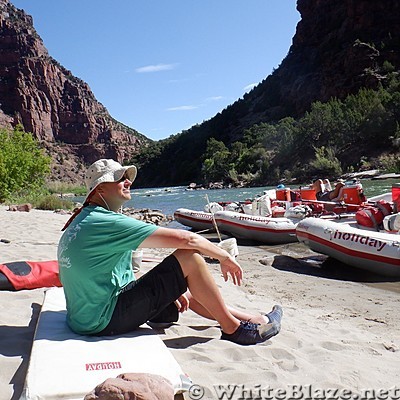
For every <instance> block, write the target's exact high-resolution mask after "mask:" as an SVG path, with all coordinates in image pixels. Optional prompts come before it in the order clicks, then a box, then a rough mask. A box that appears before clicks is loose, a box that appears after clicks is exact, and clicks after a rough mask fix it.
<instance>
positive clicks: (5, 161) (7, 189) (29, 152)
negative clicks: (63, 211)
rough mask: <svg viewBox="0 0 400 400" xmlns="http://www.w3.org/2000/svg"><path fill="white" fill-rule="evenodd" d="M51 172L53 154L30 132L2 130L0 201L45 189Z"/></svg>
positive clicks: (17, 128)
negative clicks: (41, 145) (45, 151)
mask: <svg viewBox="0 0 400 400" xmlns="http://www.w3.org/2000/svg"><path fill="white" fill-rule="evenodd" d="M49 173H50V157H48V156H46V155H45V154H44V152H43V150H42V149H41V148H40V147H39V143H38V142H37V141H36V140H35V139H34V137H33V136H32V135H31V134H30V133H27V132H24V131H23V129H22V126H21V125H18V126H16V127H15V128H14V130H8V129H0V202H4V201H5V200H7V199H9V198H10V197H11V196H15V195H18V194H22V193H23V192H26V193H27V192H29V191H35V190H38V189H40V188H42V186H43V184H44V181H45V177H46V176H47V175H48V174H49Z"/></svg>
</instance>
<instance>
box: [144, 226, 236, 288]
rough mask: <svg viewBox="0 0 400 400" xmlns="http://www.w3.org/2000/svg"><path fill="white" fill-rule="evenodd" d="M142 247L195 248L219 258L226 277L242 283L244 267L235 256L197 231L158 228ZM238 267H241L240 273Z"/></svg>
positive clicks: (204, 253) (206, 254)
mask: <svg viewBox="0 0 400 400" xmlns="http://www.w3.org/2000/svg"><path fill="white" fill-rule="evenodd" d="M139 247H141V248H146V247H155V248H173V249H186V250H195V251H198V252H199V253H200V254H203V255H205V256H208V257H211V258H215V259H217V260H219V262H220V264H221V272H222V275H223V277H224V279H225V281H226V280H227V279H228V274H229V275H231V276H232V278H233V281H234V283H235V284H237V285H240V283H241V280H242V275H243V272H242V269H241V267H240V265H239V264H238V263H237V261H236V260H235V258H234V257H232V256H231V255H230V254H229V253H228V252H227V251H226V250H224V249H222V248H220V247H219V246H217V245H215V244H214V243H212V242H210V241H209V240H207V239H205V238H204V237H202V236H200V235H198V234H197V233H193V232H189V231H185V230H183V229H170V228H161V227H160V228H158V229H157V230H156V231H154V232H153V233H152V234H151V235H150V236H148V237H147V238H146V239H145V240H144V241H143V242H142V243H141V245H140V246H139ZM238 269H240V271H239V274H238Z"/></svg>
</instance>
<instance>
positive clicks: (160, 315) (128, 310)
mask: <svg viewBox="0 0 400 400" xmlns="http://www.w3.org/2000/svg"><path fill="white" fill-rule="evenodd" d="M186 290H187V283H186V279H185V277H184V276H183V272H182V269H181V266H180V264H179V262H178V260H177V259H176V257H175V256H174V255H170V256H168V257H167V258H165V259H164V260H163V261H162V262H161V263H160V264H158V265H157V266H156V267H154V268H153V269H151V270H150V271H149V272H147V273H146V274H144V275H143V276H141V277H140V278H139V279H138V280H136V281H133V282H131V283H130V284H129V285H128V286H126V287H125V288H124V289H123V291H122V292H121V293H120V295H119V296H118V301H117V304H116V306H115V309H114V312H113V315H112V317H111V320H110V322H109V324H108V325H107V326H106V327H105V328H104V329H103V330H102V331H100V332H98V333H96V336H110V335H120V334H123V333H127V332H130V331H133V330H135V329H137V328H138V327H139V326H140V325H142V324H144V323H145V322H147V321H154V322H156V321H157V322H175V321H177V320H178V316H179V313H178V308H177V307H176V305H175V304H174V301H175V300H176V299H177V298H178V297H179V296H180V295H181V294H183V293H185V292H186Z"/></svg>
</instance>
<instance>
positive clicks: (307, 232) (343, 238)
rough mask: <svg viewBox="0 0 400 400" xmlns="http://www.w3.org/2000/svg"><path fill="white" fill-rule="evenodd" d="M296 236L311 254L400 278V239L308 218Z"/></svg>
mask: <svg viewBox="0 0 400 400" xmlns="http://www.w3.org/2000/svg"><path fill="white" fill-rule="evenodd" d="M296 235H297V238H298V240H299V241H300V242H303V243H304V244H305V245H306V246H308V247H309V248H310V249H311V250H314V251H316V252H318V253H322V254H326V255H328V256H330V257H332V258H335V259H336V260H339V261H341V262H343V263H345V264H348V265H351V266H353V267H357V268H362V269H365V270H368V271H371V272H374V273H377V274H380V275H385V276H390V277H400V235H399V234H395V233H388V232H377V231H372V230H365V229H361V228H360V227H359V226H358V225H357V224H356V223H349V224H348V223H341V222H335V221H329V220H324V219H320V218H306V219H304V220H302V221H300V222H299V223H298V224H297V227H296Z"/></svg>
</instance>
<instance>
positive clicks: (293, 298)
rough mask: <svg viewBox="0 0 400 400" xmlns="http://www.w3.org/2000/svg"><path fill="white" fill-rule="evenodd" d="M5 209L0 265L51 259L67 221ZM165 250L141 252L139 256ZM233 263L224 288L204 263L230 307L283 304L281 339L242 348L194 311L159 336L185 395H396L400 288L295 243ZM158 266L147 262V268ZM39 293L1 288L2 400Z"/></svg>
mask: <svg viewBox="0 0 400 400" xmlns="http://www.w3.org/2000/svg"><path fill="white" fill-rule="evenodd" d="M7 208H8V207H5V206H0V240H2V239H3V240H4V241H1V242H0V262H11V261H23V260H32V261H40V260H52V259H55V258H56V251H57V243H58V239H59V237H60V235H61V231H60V229H61V227H62V226H63V224H64V223H65V222H66V220H67V219H68V217H69V216H68V215H60V214H56V213H54V212H51V211H38V210H32V211H30V212H11V211H7ZM169 252H170V250H147V249H146V250H145V251H144V257H156V258H158V257H162V256H163V255H165V254H168V253H169ZM238 260H239V262H240V263H241V265H242V267H243V269H244V271H245V276H244V282H243V285H242V286H241V287H235V286H234V285H232V284H231V283H230V282H228V283H225V282H223V280H222V278H221V276H220V273H219V269H218V264H214V263H211V262H210V264H209V265H210V269H211V270H212V271H213V274H214V276H215V279H216V280H217V283H218V285H219V286H220V288H221V291H222V292H223V295H224V297H225V298H226V300H227V303H229V304H230V305H233V306H235V307H237V308H242V309H248V310H253V311H263V312H267V311H269V310H270V309H271V307H272V306H273V305H274V304H281V305H282V307H283V309H284V317H283V323H282V330H281V333H280V334H279V335H278V336H276V337H275V338H273V339H271V340H270V341H268V342H266V343H264V344H260V345H256V346H247V347H246V346H239V345H236V344H233V343H230V342H226V341H221V340H219V336H220V330H219V328H218V325H217V324H216V323H215V322H214V321H209V320H204V319H202V318H200V317H198V316H196V315H195V314H194V313H192V312H191V311H188V312H186V313H184V314H183V315H182V316H181V318H180V320H179V322H178V323H176V324H174V325H173V326H171V327H170V328H168V329H165V330H159V331H158V334H159V335H160V337H161V338H162V340H163V341H164V342H165V344H166V345H167V346H168V347H169V349H170V350H171V352H172V353H173V355H174V357H175V358H176V360H177V361H178V362H179V364H180V365H181V367H182V369H183V370H184V371H185V372H186V373H187V374H188V375H189V376H190V377H191V379H192V380H193V383H194V386H193V387H192V391H191V392H189V393H186V394H185V396H184V397H185V399H200V398H203V399H220V398H230V399H267V398H269V399H271V398H276V399H289V398H296V399H300V398H308V399H314V398H324V397H328V398H347V399H372V398H380V399H396V398H397V399H399V398H400V372H399V366H400V318H399V310H400V290H399V287H400V284H399V282H386V281H385V278H379V277H373V276H368V277H365V276H363V275H362V274H361V273H359V274H357V271H356V273H354V271H352V272H351V273H347V272H346V271H343V270H340V269H337V268H336V266H335V265H334V263H333V266H332V265H331V268H330V269H329V268H316V267H315V266H313V265H314V264H313V263H314V262H318V261H320V260H321V256H319V255H317V254H315V253H313V252H311V251H309V250H307V249H305V248H304V247H302V246H301V245H300V244H296V243H295V244H291V245H282V246H271V247H268V246H242V245H239V256H238ZM330 264H332V262H330ZM154 265H155V264H154V262H145V263H144V264H143V270H144V271H146V270H147V269H149V268H151V267H152V266H154ZM44 291H45V289H35V290H23V291H19V292H8V291H1V292H0V400H9V399H13V400H14V399H19V397H20V395H21V392H22V388H23V384H24V379H25V375H26V370H27V367H28V363H29V356H30V349H31V345H32V338H33V335H34V329H35V325H36V322H37V317H38V314H39V311H40V307H41V304H42V302H43V295H44ZM126 372H129V371H126ZM111 376H112V375H110V377H111ZM99 383H100V382H99ZM224 392H225V395H224ZM324 394H325V396H323V395H324ZM224 396H225V397H224ZM229 396H230V397H229Z"/></svg>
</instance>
